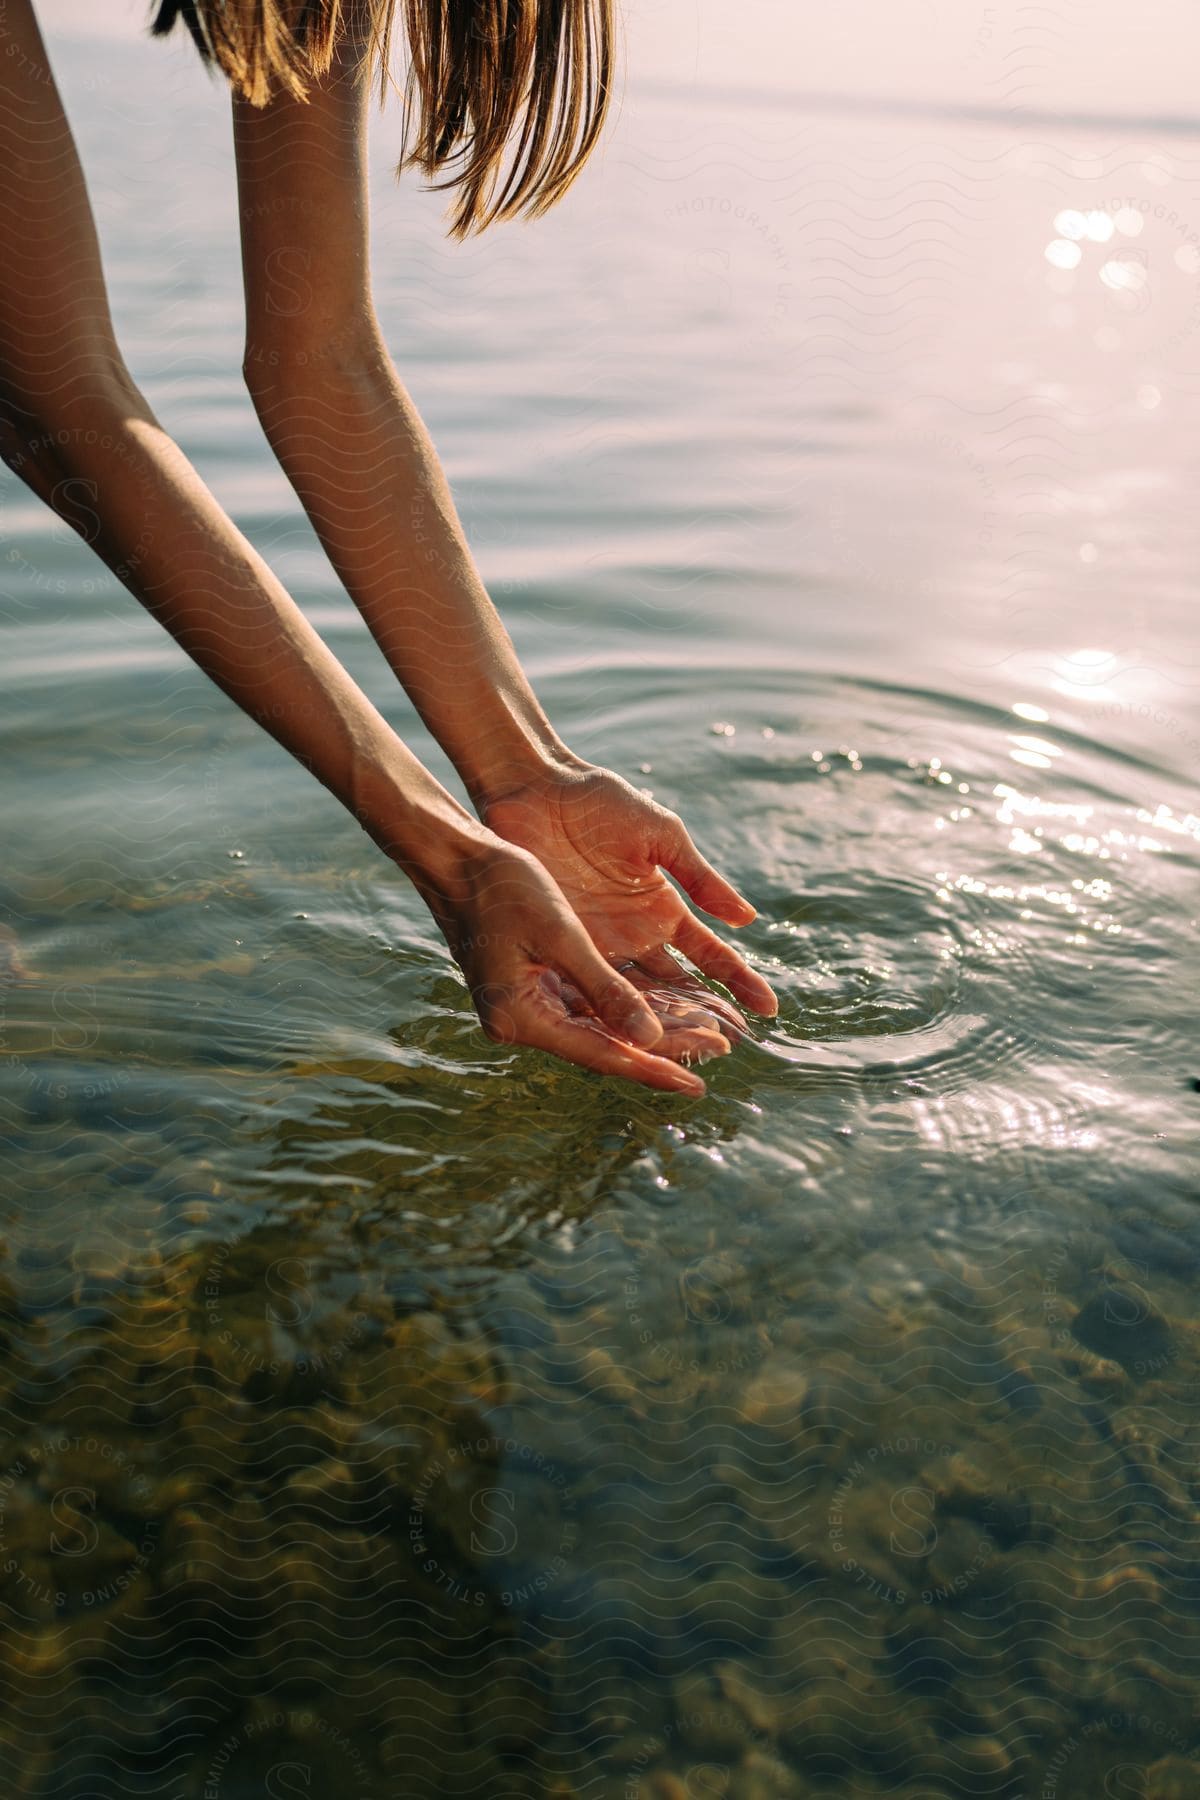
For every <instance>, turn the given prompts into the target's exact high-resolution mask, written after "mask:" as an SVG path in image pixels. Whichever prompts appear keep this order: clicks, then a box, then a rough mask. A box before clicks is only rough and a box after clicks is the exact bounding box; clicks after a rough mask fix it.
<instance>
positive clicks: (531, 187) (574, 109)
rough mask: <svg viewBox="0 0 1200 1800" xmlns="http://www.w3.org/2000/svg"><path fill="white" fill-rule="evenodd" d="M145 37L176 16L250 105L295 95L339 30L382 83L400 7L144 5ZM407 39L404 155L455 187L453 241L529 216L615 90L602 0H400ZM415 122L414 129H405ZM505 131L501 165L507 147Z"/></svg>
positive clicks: (558, 192)
mask: <svg viewBox="0 0 1200 1800" xmlns="http://www.w3.org/2000/svg"><path fill="white" fill-rule="evenodd" d="M153 4H154V7H155V12H154V18H153V22H152V25H151V30H152V31H153V32H154V33H155V35H156V36H160V37H161V36H164V35H165V34H166V33H167V32H169V31H170V30H171V29H172V27H173V26H174V25H175V24H176V22H177V21H179V20H182V21H183V23H184V25H186V27H187V29H188V30H189V31H190V32H191V35H192V38H193V39H194V41H195V43H196V45H197V48H198V49H199V51H200V54H201V56H202V57H203V58H204V60H205V61H206V62H208V63H211V64H214V65H215V66H216V67H218V68H219V69H220V70H221V71H222V72H223V73H224V74H225V75H226V76H227V77H228V79H229V81H230V83H231V84H232V86H233V89H234V91H235V93H238V94H240V95H242V97H243V98H244V99H246V100H249V101H250V102H251V103H252V104H253V105H255V106H265V105H266V103H267V101H268V100H270V99H271V98H272V97H273V96H274V95H275V94H278V93H287V94H292V95H294V96H295V97H296V98H298V99H304V98H305V97H306V95H307V93H308V89H309V86H310V84H311V83H312V82H313V81H314V80H316V79H318V78H319V77H320V76H321V75H323V74H325V73H326V72H327V71H328V69H329V68H330V65H331V63H332V61H333V55H334V50H335V48H336V46H337V42H338V39H339V36H340V35H341V33H342V32H343V31H347V30H350V29H352V28H353V29H355V31H356V32H361V31H362V28H363V27H364V26H365V31H366V38H367V50H366V54H367V55H368V56H369V58H370V61H371V66H372V69H373V70H374V71H375V72H376V73H377V75H378V78H379V91H380V98H381V99H382V98H383V97H384V96H385V95H386V93H387V91H388V88H389V86H390V85H391V75H390V67H391V47H392V40H393V35H394V29H395V23H396V14H397V10H398V0H153ZM399 10H400V12H401V15H402V19H403V28H404V31H405V34H406V36H407V39H408V49H409V69H408V77H407V82H406V87H405V96H404V98H405V125H404V152H403V156H402V159H401V163H400V169H401V170H403V169H406V168H416V169H419V170H421V171H422V173H423V174H425V175H427V176H429V177H430V178H431V179H432V178H433V177H434V176H437V175H441V176H443V179H442V180H440V181H435V182H434V183H433V185H434V186H435V187H440V188H450V189H453V190H454V191H455V201H454V204H453V207H452V211H451V225H450V229H451V231H452V232H453V234H454V235H455V236H456V237H465V236H466V235H467V234H468V233H469V232H472V231H482V230H483V228H484V226H485V225H490V224H491V223H492V222H493V220H496V219H510V218H514V217H516V216H517V215H518V214H521V213H523V214H525V215H526V216H528V217H530V218H536V217H537V216H538V214H540V213H544V212H545V211H546V210H547V209H548V208H549V207H551V206H553V205H554V203H555V201H556V200H558V199H560V198H561V196H562V195H563V194H564V193H565V192H566V190H567V189H568V188H569V187H570V185H571V183H572V182H573V181H574V179H575V177H576V176H577V175H578V173H579V171H580V169H581V168H582V167H583V165H584V163H585V162H586V161H587V158H588V157H589V156H590V154H591V152H592V150H593V149H594V147H595V144H596V141H597V139H598V138H599V136H600V133H601V131H602V130H603V127H604V121H605V118H606V116H607V113H608V105H609V99H610V95H611V90H612V82H613V64H614V26H613V0H399ZM414 121H415V125H414ZM514 134H515V135H516V140H517V141H516V148H515V151H514V152H513V155H512V158H511V161H510V162H509V166H508V168H507V171H505V170H504V163H505V152H506V150H507V149H508V146H509V144H510V142H511V140H512V139H513V137H514Z"/></svg>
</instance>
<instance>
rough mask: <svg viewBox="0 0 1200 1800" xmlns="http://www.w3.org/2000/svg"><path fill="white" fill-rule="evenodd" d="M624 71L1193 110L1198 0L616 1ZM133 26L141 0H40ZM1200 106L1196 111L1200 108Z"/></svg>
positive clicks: (822, 88)
mask: <svg viewBox="0 0 1200 1800" xmlns="http://www.w3.org/2000/svg"><path fill="white" fill-rule="evenodd" d="M618 5H619V7H620V8H621V10H622V12H623V15H624V19H625V37H626V44H627V60H628V66H629V72H630V75H631V77H634V78H636V77H639V76H645V77H652V78H653V77H664V76H669V77H672V78H674V79H679V78H680V77H683V78H684V79H686V80H689V81H690V80H694V81H696V82H697V83H698V84H700V85H702V86H704V85H712V86H720V85H723V84H732V85H735V86H739V87H741V86H744V87H752V86H754V85H755V84H761V85H765V86H768V87H771V88H774V89H779V88H797V89H802V90H804V91H806V92H813V91H817V92H821V93H828V94H830V95H834V94H851V95H858V96H863V95H888V96H892V97H898V98H904V99H909V100H918V99H937V100H946V99H953V100H956V101H961V102H965V103H968V104H974V103H978V104H991V105H1002V106H1004V105H1007V106H1010V107H1011V106H1016V107H1022V106H1023V107H1043V108H1046V109H1048V110H1065V109H1084V110H1088V111H1095V112H1110V111H1111V112H1122V113H1141V112H1147V111H1169V112H1173V113H1179V114H1184V115H1187V114H1189V113H1192V112H1195V111H1196V107H1195V92H1196V87H1195V68H1196V57H1197V52H1198V51H1200V23H1197V13H1196V7H1195V0H1040V3H1039V4H1038V5H1036V6H1031V5H1030V4H1029V3H1028V0H997V4H995V5H985V4H982V3H981V0H830V3H828V4H825V5H813V4H805V0H737V3H734V0H618ZM38 11H39V14H40V16H41V18H42V20H43V23H44V25H45V28H46V30H47V33H48V35H50V37H51V39H53V35H54V33H55V31H56V30H59V29H62V28H69V29H73V30H75V31H86V32H88V33H95V32H97V31H102V32H103V33H104V34H105V35H132V34H134V33H136V32H137V31H139V30H140V28H141V26H142V23H143V21H144V19H145V17H146V13H147V7H146V5H145V4H144V0H39V4H38ZM1198 116H1200V115H1198Z"/></svg>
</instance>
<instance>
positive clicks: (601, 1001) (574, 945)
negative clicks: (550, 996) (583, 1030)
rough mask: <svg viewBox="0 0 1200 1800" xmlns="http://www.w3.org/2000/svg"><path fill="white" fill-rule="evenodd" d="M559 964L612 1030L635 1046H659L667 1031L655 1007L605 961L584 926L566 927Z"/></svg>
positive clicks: (557, 946) (558, 959) (558, 951)
mask: <svg viewBox="0 0 1200 1800" xmlns="http://www.w3.org/2000/svg"><path fill="white" fill-rule="evenodd" d="M555 962H556V964H557V966H558V968H559V969H560V971H561V972H562V974H564V975H565V976H566V977H567V979H568V980H569V981H571V982H572V983H573V984H574V985H575V986H576V987H577V988H578V989H579V991H580V992H581V993H582V995H583V997H584V999H585V1000H586V1001H587V1003H588V1005H589V1006H590V1007H591V1008H592V1011H593V1012H594V1013H595V1014H596V1016H597V1017H598V1018H600V1019H603V1021H604V1023H605V1024H606V1025H607V1026H608V1027H609V1029H610V1030H612V1031H615V1032H616V1033H617V1035H618V1036H619V1037H623V1038H632V1039H633V1041H634V1043H635V1044H642V1045H649V1044H653V1045H656V1046H657V1044H658V1042H659V1039H660V1038H661V1037H662V1034H663V1028H662V1026H661V1024H660V1023H659V1021H658V1019H657V1018H656V1017H655V1014H654V1010H653V1008H652V1007H651V1006H650V1005H649V1004H648V1003H647V1001H646V1000H645V999H643V997H642V995H641V994H639V992H638V990H637V989H636V988H635V987H634V985H633V983H632V982H631V981H626V979H625V977H624V976H623V975H619V974H618V973H617V971H616V969H614V968H613V966H612V964H611V963H610V962H606V961H605V959H604V957H603V956H601V954H600V952H599V951H598V950H597V948H596V946H595V945H594V944H593V942H592V940H591V938H590V937H589V936H588V934H587V932H586V931H585V930H584V929H583V926H582V925H579V924H578V923H576V924H574V925H567V926H565V927H564V930H563V933H562V936H561V937H560V939H559V941H558V944H557V945H556V955H555Z"/></svg>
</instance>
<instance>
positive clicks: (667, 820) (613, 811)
mask: <svg viewBox="0 0 1200 1800" xmlns="http://www.w3.org/2000/svg"><path fill="white" fill-rule="evenodd" d="M483 817H484V821H485V823H486V824H487V825H488V827H489V828H490V829H491V830H492V831H494V832H495V833H496V834H497V836H499V837H502V838H506V839H507V840H508V841H509V842H510V843H513V844H519V845H521V847H522V848H523V849H525V850H529V851H531V852H532V853H533V855H534V856H536V857H537V859H538V861H539V862H540V863H541V864H542V865H543V867H544V868H546V869H548V870H549V872H550V874H551V875H552V876H553V877H554V879H555V881H556V882H557V884H558V886H559V888H560V889H561V890H562V892H563V894H564V895H565V897H566V899H567V901H568V903H569V904H570V907H571V909H572V911H573V912H574V914H575V915H576V917H577V918H578V920H579V922H580V924H581V925H582V926H583V927H584V929H585V931H586V932H587V933H588V936H589V937H590V938H591V939H592V942H593V943H594V944H595V946H596V948H597V949H598V950H599V951H600V952H601V953H602V954H603V955H604V956H606V957H607V958H609V960H610V961H611V962H613V963H615V964H616V965H617V966H619V967H621V968H622V969H623V970H624V972H625V973H626V974H627V975H628V976H629V978H630V980H631V981H633V982H635V983H636V984H637V985H638V986H639V987H641V988H642V989H643V991H645V993H646V996H647V998H648V999H649V1000H650V1003H651V1005H652V1006H654V1007H655V1010H656V1011H658V1012H659V1013H660V1016H662V1015H663V1014H664V1013H666V1014H667V1016H670V1011H674V1009H676V1008H682V1009H684V1012H685V1014H686V1017H687V1018H688V1020H689V1022H690V1023H691V1024H693V1025H696V1024H700V1023H702V1022H705V1021H707V1022H708V1023H709V1024H710V1025H717V1026H719V1027H720V1029H721V1030H722V1031H724V1032H725V1033H726V1035H727V1036H732V1037H736V1036H738V1035H739V1033H740V1032H741V1031H743V1030H744V1029H745V1020H744V1019H743V1018H742V1015H741V1014H740V1013H739V1012H738V1010H737V1008H736V1007H734V1006H731V1005H730V1004H729V1003H728V1002H727V1001H726V1000H724V999H723V998H722V996H720V995H717V994H714V993H713V992H712V991H711V990H710V989H709V988H706V987H705V986H704V985H703V984H702V983H701V982H699V981H697V980H696V979H695V977H694V976H692V975H689V974H688V972H687V971H685V970H684V969H682V968H681V967H680V965H679V963H678V962H677V961H676V959H675V958H674V957H673V956H672V955H671V954H670V950H669V949H668V946H671V947H673V948H674V949H675V950H678V951H681V952H682V954H683V955H684V956H686V957H687V958H688V959H689V961H690V962H692V963H694V964H695V965H696V967H697V968H698V969H699V970H700V971H701V973H702V974H705V975H708V976H711V977H712V978H713V979H714V980H716V981H720V982H722V983H723V984H724V985H725V987H727V988H728V989H729V991H730V993H731V994H732V995H733V996H734V998H735V999H737V1000H739V1001H740V1002H741V1004H742V1005H743V1006H745V1007H747V1008H748V1009H749V1010H750V1011H751V1012H756V1013H764V1014H766V1015H768V1016H773V1015H774V1013H775V1012H776V1011H777V1008H778V1002H777V1001H776V998H775V995H774V993H773V992H772V990H771V988H770V987H769V985H768V984H767V982H765V981H764V980H763V978H762V976H761V975H756V974H755V972H754V970H753V969H751V968H750V967H749V965H748V964H747V963H746V961H745V959H744V958H743V957H742V956H740V955H739V954H738V952H737V951H736V950H734V949H733V948H732V947H731V946H730V945H729V944H726V943H725V942H723V940H722V939H721V938H719V937H718V936H717V935H716V933H715V932H713V931H710V930H709V928H708V926H707V925H703V924H701V922H700V920H699V919H697V918H696V917H695V916H694V915H693V913H692V912H691V911H690V909H689V908H688V907H687V906H686V905H685V903H684V901H683V899H682V898H681V896H680V895H679V894H678V892H677V891H676V890H675V888H673V887H672V886H671V883H670V882H669V881H668V880H667V879H666V875H664V874H663V870H664V869H665V870H666V871H667V872H668V873H669V874H671V875H673V876H674V877H675V880H676V881H678V883H679V885H680V887H682V888H683V889H684V890H685V892H686V893H687V894H689V895H690V896H691V898H692V899H693V900H694V901H695V902H696V905H697V906H699V907H701V908H702V909H703V910H704V911H705V912H707V913H710V914H712V916H713V917H714V918H718V919H722V920H724V922H725V923H726V924H727V925H746V924H749V922H750V920H751V919H753V918H754V916H755V914H754V908H753V907H752V906H751V905H750V903H749V901H748V900H744V899H743V898H742V896H741V895H740V894H739V893H738V892H737V890H736V889H735V888H733V887H731V886H730V884H729V882H727V881H726V880H725V879H724V877H723V876H721V875H718V873H717V871H716V870H715V869H714V868H713V867H712V866H711V864H709V863H707V862H706V861H705V859H704V858H703V857H702V856H701V854H700V852H699V851H698V850H697V849H696V846H695V845H694V844H693V842H692V840H691V838H690V837H689V836H688V833H687V831H686V829H685V827H684V826H683V824H682V822H681V821H680V820H679V819H678V818H677V817H676V816H675V814H674V813H672V812H668V811H667V809H666V808H665V807H663V806H659V805H657V804H656V803H655V802H654V801H653V800H650V799H648V798H647V797H646V795H644V794H640V793H639V792H638V790H637V789H636V788H634V787H631V786H630V784H629V783H628V782H627V781H625V780H623V779H622V777H621V776H619V775H614V774H613V773H612V772H611V771H610V770H608V769H600V768H594V767H592V766H590V765H588V764H579V765H575V766H569V767H555V768H553V769H552V770H547V771H546V772H545V773H544V774H538V775H536V776H533V777H531V778H529V779H528V780H526V781H525V783H524V784H523V785H522V786H521V787H519V788H515V789H513V790H511V791H509V792H508V793H505V794H503V795H501V796H498V797H496V798H494V799H491V800H489V801H487V802H486V803H485V805H484V807H483ZM668 1009H670V1011H668ZM676 1016H678V1015H676Z"/></svg>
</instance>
